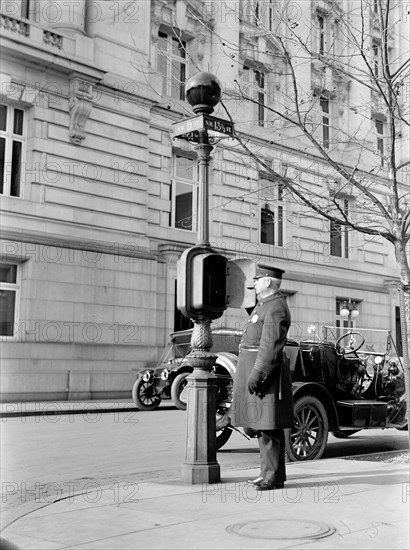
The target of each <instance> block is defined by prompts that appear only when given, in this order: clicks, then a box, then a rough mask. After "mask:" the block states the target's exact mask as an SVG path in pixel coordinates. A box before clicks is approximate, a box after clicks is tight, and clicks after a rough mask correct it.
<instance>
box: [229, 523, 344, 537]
mask: <svg viewBox="0 0 410 550" xmlns="http://www.w3.org/2000/svg"><path fill="white" fill-rule="evenodd" d="M226 530H227V532H228V533H235V535H239V536H241V537H248V538H251V539H280V540H293V539H321V538H324V537H329V536H330V535H333V533H334V532H335V531H336V529H335V528H334V527H332V526H330V525H326V523H319V522H317V521H306V520H292V519H263V520H257V521H246V522H243V523H236V524H234V525H229V526H228V527H227V528H226Z"/></svg>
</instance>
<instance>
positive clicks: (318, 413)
mask: <svg viewBox="0 0 410 550" xmlns="http://www.w3.org/2000/svg"><path fill="white" fill-rule="evenodd" d="M294 415H295V416H294V426H293V428H292V429H289V430H286V431H285V434H286V435H285V446H286V454H287V458H288V460H289V461H290V462H302V461H307V460H315V459H318V458H320V457H321V456H322V455H323V453H324V451H325V448H326V444H327V437H328V435H329V421H328V418H327V414H326V410H325V408H324V406H323V405H322V403H321V402H320V401H319V399H317V398H316V397H313V395H305V396H303V397H301V398H300V399H298V400H297V401H296V402H295V407H294Z"/></svg>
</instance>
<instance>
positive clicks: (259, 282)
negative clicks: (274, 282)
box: [253, 277, 267, 295]
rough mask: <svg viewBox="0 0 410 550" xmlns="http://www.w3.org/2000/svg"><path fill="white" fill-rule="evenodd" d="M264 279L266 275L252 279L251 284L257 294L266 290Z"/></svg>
mask: <svg viewBox="0 0 410 550" xmlns="http://www.w3.org/2000/svg"><path fill="white" fill-rule="evenodd" d="M266 281H267V277H258V278H257V279H254V280H253V286H254V288H255V292H256V294H257V295H259V294H261V293H262V292H263V291H264V290H266Z"/></svg>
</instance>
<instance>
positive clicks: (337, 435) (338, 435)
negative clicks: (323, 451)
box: [332, 430, 360, 439]
mask: <svg viewBox="0 0 410 550" xmlns="http://www.w3.org/2000/svg"><path fill="white" fill-rule="evenodd" d="M357 432H360V430H346V431H343V432H342V431H340V432H332V435H333V437H335V438H336V439H347V438H348V437H350V436H351V435H353V434H356V433H357Z"/></svg>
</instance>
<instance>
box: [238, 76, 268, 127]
mask: <svg viewBox="0 0 410 550" xmlns="http://www.w3.org/2000/svg"><path fill="white" fill-rule="evenodd" d="M242 80H243V84H244V90H245V92H246V93H247V94H248V96H249V97H251V98H252V99H253V100H255V103H254V104H253V113H252V123H253V124H255V122H256V124H258V126H264V125H265V105H266V87H265V73H264V72H262V71H259V70H257V69H252V68H250V67H248V66H246V65H244V67H243V77H242Z"/></svg>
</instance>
